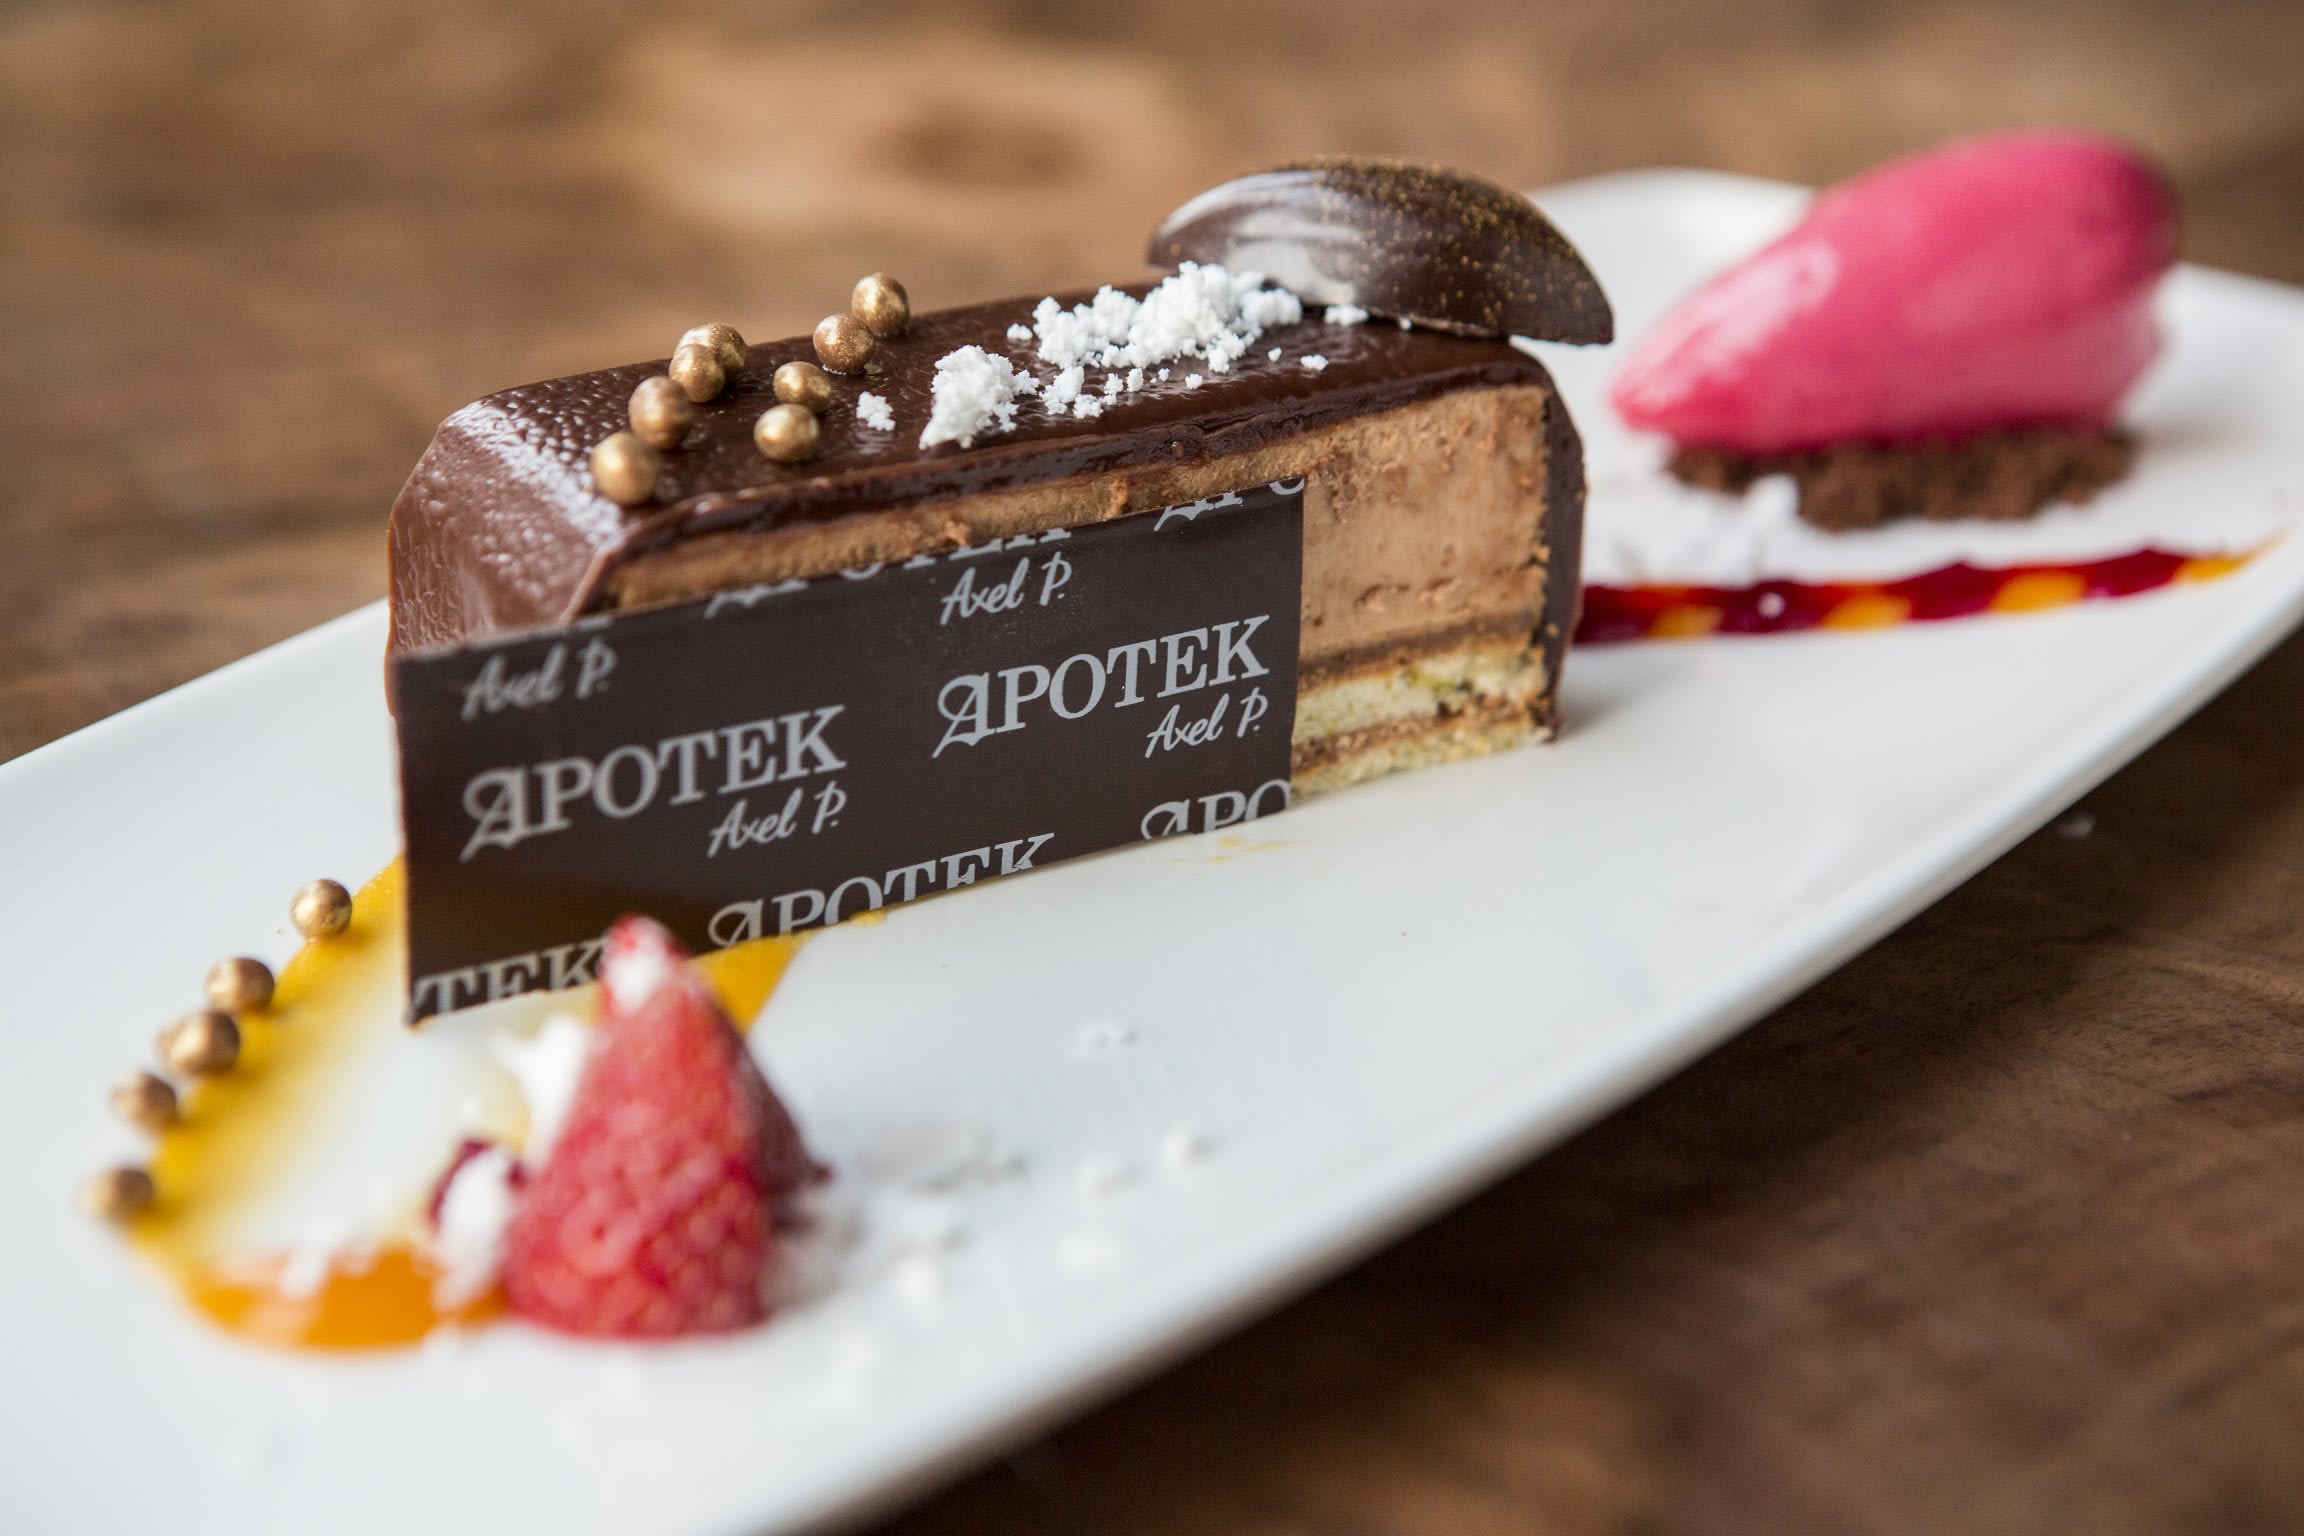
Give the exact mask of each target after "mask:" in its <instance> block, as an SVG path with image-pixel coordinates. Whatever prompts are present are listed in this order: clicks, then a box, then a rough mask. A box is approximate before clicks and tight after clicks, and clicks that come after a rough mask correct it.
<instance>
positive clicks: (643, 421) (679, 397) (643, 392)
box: [628, 373, 696, 448]
mask: <svg viewBox="0 0 2304 1536" xmlns="http://www.w3.org/2000/svg"><path fill="white" fill-rule="evenodd" d="M628 414H629V415H630V416H631V418H632V431H633V434H634V435H635V436H637V437H638V438H639V439H640V441H642V442H644V443H646V444H647V445H648V446H649V447H651V448H677V447H679V446H680V442H681V440H682V439H683V438H685V437H686V436H687V435H688V429H689V428H690V427H692V426H694V425H696V407H695V405H694V404H692V403H691V402H690V401H689V399H688V392H687V391H686V390H684V389H682V388H681V387H680V386H679V385H677V384H675V383H673V382H672V381H671V380H670V379H669V378H667V377H665V376H664V375H663V374H661V373H659V374H657V375H656V376H655V377H653V378H647V379H642V380H641V381H640V385H639V387H638V388H637V389H635V390H633V391H632V404H631V406H630V407H629V408H628Z"/></svg>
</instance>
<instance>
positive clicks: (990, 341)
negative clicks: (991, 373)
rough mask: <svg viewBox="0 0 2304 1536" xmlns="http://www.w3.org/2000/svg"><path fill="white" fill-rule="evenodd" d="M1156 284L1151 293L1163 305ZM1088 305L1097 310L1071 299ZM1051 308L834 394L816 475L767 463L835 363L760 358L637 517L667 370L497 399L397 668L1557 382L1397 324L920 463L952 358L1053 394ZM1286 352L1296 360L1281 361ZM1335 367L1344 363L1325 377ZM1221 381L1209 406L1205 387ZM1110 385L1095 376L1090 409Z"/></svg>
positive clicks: (1038, 410)
mask: <svg viewBox="0 0 2304 1536" xmlns="http://www.w3.org/2000/svg"><path fill="white" fill-rule="evenodd" d="M1148 286H1149V285H1143V286H1140V287H1137V288H1134V289H1132V290H1131V291H1133V292H1138V293H1141V292H1142V291H1144V287H1148ZM1058 297H1059V301H1060V302H1062V303H1066V304H1070V303H1073V302H1077V301H1079V300H1084V299H1086V298H1087V297H1088V295H1087V294H1074V295H1059V296H1058ZM1031 309H1032V301H1030V300H1021V299H1009V300H1004V301H1000V302H996V303H990V304H978V305H971V306H968V307H966V308H961V309H948V310H941V311H936V312H933V313H929V314H924V315H919V316H915V317H914V319H913V321H912V323H911V326H910V327H909V329H907V330H906V332H905V333H904V334H903V335H902V336H899V337H896V338H894V339H892V340H885V341H883V342H882V343H881V344H880V347H879V350H878V352H877V354H876V356H875V357H874V359H873V361H872V363H871V364H870V365H869V368H868V371H867V372H866V373H865V374H863V375H857V376H839V375H835V376H834V381H833V384H834V393H833V403H832V406H831V409H830V410H829V411H828V412H827V413H826V415H825V416H824V418H823V422H824V435H823V446H822V449H821V451H820V453H819V455H818V457H816V458H815V459H812V460H810V461H808V462H806V463H803V464H797V465H790V466H786V465H779V464H775V463H771V462H770V461H769V460H768V459H766V458H764V457H763V456H762V455H761V454H760V452H759V450H758V449H757V448H755V447H754V446H753V443H752V424H753V423H754V422H755V421H756V420H757V419H758V418H759V416H760V414H761V412H763V411H764V410H766V409H767V408H768V407H769V406H770V405H773V404H774V403H775V396H774V393H773V391H772V390H771V388H770V379H771V376H772V375H773V374H774V373H775V371H776V369H777V367H778V366H779V365H781V364H783V363H786V362H790V361H792V360H794V359H796V358H807V359H810V360H813V356H814V353H813V348H812V346H811V343H810V341H809V339H808V338H806V337H793V338H789V339H787V340H783V341H778V342H772V343H768V344H766V345H761V346H755V347H753V348H752V355H751V359H750V361H749V362H748V364H747V365H746V366H745V368H744V369H743V370H742V371H741V372H740V373H738V374H737V375H736V376H735V377H734V378H732V379H731V381H730V384H729V387H728V389H727V390H726V392H725V393H723V394H722V395H721V396H720V397H719V398H717V399H715V400H712V401H710V402H707V403H706V404H704V405H701V406H699V407H697V422H696V425H695V427H694V428H693V429H692V430H691V431H690V433H689V436H688V439H687V441H686V442H685V443H683V444H682V445H681V446H680V447H679V448H678V449H675V450H673V451H672V452H670V453H667V454H666V455H665V464H666V467H665V472H664V477H663V480H662V481H661V482H660V485H659V489H658V500H657V501H656V502H654V503H652V504H650V505H647V506H643V507H638V508H634V509H632V510H630V511H626V510H625V509H623V508H621V507H618V506H617V505H616V504H615V503H613V502H611V501H609V500H608V499H607V498H606V497H604V496H602V495H601V494H599V492H598V491H597V490H595V489H594V488H593V485H592V480H591V474H590V470H589V467H588V458H589V454H590V452H591V449H592V446H593V445H594V444H595V443H598V442H599V441H600V440H601V439H602V438H604V437H606V436H607V435H608V434H609V433H611V432H614V431H617V430H619V429H622V428H623V427H624V426H625V425H626V424H627V423H626V416H625V411H626V405H627V402H628V401H629V400H630V398H631V394H632V390H633V387H634V386H635V385H637V384H638V383H639V382H640V381H641V380H642V379H644V378H647V377H649V376H650V375H652V374H656V373H661V372H663V371H664V366H665V365H664V364H663V363H662V362H650V363H637V364H633V365H631V366H628V367H622V368H609V369H603V370H602V371H600V372H598V373H587V374H579V375H577V376H575V377H573V378H565V379H553V380H549V381H547V382H544V383H540V384H529V385H524V386H522V387H520V388H518V389H510V390H505V391H503V392H502V393H500V394H494V395H490V396H488V397H487V398H485V399H482V400H478V401H475V402H474V403H473V404H471V405H468V406H466V407H464V408H463V409H462V410H460V411H458V412H456V414H455V415H453V416H451V417H449V418H448V420H447V421H446V422H444V423H443V424H442V425H441V427H440V430H439V432H438V433H437V434H436V435H435V437H434V439H433V442H432V445H431V447H430V448H428V449H427V450H426V451H425V454H424V457H423V459H422V460H421V461H420V462H419V463H418V464H417V466H416V470H415V472H414V474H412V475H411V476H410V477H409V480H408V484H407V486H406V488H405V489H403V490H402V492H401V493H400V497H399V500H398V501H397V502H396V503H395V504H394V506H393V511H392V537H391V543H392V608H393V619H392V631H393V635H392V643H393V646H394V648H395V649H405V648H408V647H411V646H417V645H426V644H437V643H443V642H447V641H456V640H469V639H476V638H479V637H481V636H485V635H489V634H494V633H501V632H504V631H508V630H513V629H520V628H527V627H531V626H534V625H538V624H550V623H562V622H566V621H568V620H570V619H573V618H576V617H578V616H580V615H581V614H583V613H585V612H587V611H589V610H591V609H593V608H596V607H598V606H599V605H600V602H601V592H602V586H603V583H604V582H605V581H606V579H607V577H608V575H609V574H610V573H611V572H612V571H613V570H614V569H615V567H616V566H617V565H618V564H619V563H620V562H622V561H625V560H629V559H631V558H632V557H633V556H635V555H637V554H640V553H643V552H645V551H648V550H652V549H658V548H662V547H664V546H666V545H669V544H673V543H677V542H679V541H681V540H683V539H687V538H690V537H694V536H696V535H698V534H702V533H707V532H717V531H724V530H732V529H733V530H745V531H754V532H768V531H772V530H776V529H779V528H785V527H790V526H794V525H800V524H806V523H827V522H831V521H834V520H837V519H841V518H846V517H851V516H856V515H860V514H867V513H871V512H875V511H879V510H882V509H886V508H890V507H899V506H910V505H915V504H919V503H924V502H931V501H937V500H943V499H948V498H952V497H957V496H965V495H970V494H974V493H978V492H983V491H995V490H1003V489H1009V488H1014V487H1019V486H1024V485H1029V484H1033V483H1037V482H1045V481H1050V480H1058V479H1064V478H1067V477H1071V476H1075V475H1083V474H1097V473H1104V472H1108V471H1112V470H1117V469H1124V468H1127V467H1129V466H1131V465H1135V464H1141V463H1147V462H1151V461H1154V460H1160V461H1165V462H1176V461H1179V460H1190V459H1194V458H1201V457H1208V456H1213V455H1217V454H1225V453H1232V452H1236V451H1239V450H1241V449H1245V448H1252V447H1255V446H1257V445H1259V444H1261V443H1264V442H1268V441H1271V440H1273V439H1276V438H1280V437H1285V436H1288V435H1291V434H1294V433H1297V432H1302V431H1306V430H1310V429H1313V428H1316V427H1320V426H1324V425H1327V424H1329V423H1332V422H1335V421H1339V420H1343V419H1346V418H1348V417H1352V416H1357V415H1362V414H1365V413H1368V412H1371V411H1377V410H1384V409H1389V408H1392V407H1394V406H1399V405H1404V404H1408V403H1411V402H1413V401H1416V400H1420V399H1426V398H1429V397H1431V396H1434V395H1438V394H1442V393H1446V392H1448V391H1451V390H1457V389H1466V388H1473V387H1480V386H1489V385H1499V384H1513V383H1545V382H1548V381H1547V376H1546V374H1545V372H1544V370H1543V368H1542V366H1541V365H1540V364H1538V363H1537V362H1535V361H1534V360H1533V359H1531V358H1528V357H1525V356H1523V355H1522V354H1520V353H1519V352H1516V351H1514V350H1513V349H1512V348H1511V347H1509V346H1507V345H1504V344H1501V343H1498V342H1494V341H1486V340H1477V339H1471V338H1466V337H1461V336H1451V335H1443V334H1441V333H1438V332H1434V331H1428V330H1403V329H1401V328H1400V327H1399V326H1397V325H1396V324H1393V323H1391V322H1389V321H1375V322H1370V323H1367V324H1363V325H1358V326H1343V325H1331V324H1328V323H1326V322H1325V321H1323V320H1320V319H1317V318H1308V319H1307V320H1305V321H1304V322H1303V323H1301V324H1298V325H1292V326H1285V327H1281V328H1278V329H1274V330H1270V331H1267V332H1266V333H1265V334H1264V335H1263V336H1262V337H1261V338H1259V339H1258V341H1257V342H1256V343H1255V345H1254V346H1253V347H1252V348H1251V349H1250V350H1249V352H1248V354H1247V356H1246V357H1244V358H1242V359H1241V360H1240V361H1239V362H1237V363H1236V364H1234V366H1233V371H1232V372H1230V373H1226V374H1211V373H1207V372H1206V367H1205V364H1202V363H1199V362H1198V361H1197V360H1193V359H1185V360H1179V361H1178V362H1175V363H1172V364H1170V365H1168V366H1169V377H1168V380H1167V381H1166V382H1164V383H1154V382H1150V381H1148V382H1147V384H1146V387H1145V388H1143V389H1142V390H1140V391H1137V392H1135V393H1133V394H1130V395H1127V396H1124V397H1121V398H1118V399H1114V400H1111V401H1108V402H1107V403H1106V407H1105V410H1104V412H1103V414H1102V415H1101V416H1098V417H1096V418H1093V419H1090V420H1080V419H1077V418H1075V417H1073V416H1072V415H1070V414H1069V413H1066V414H1064V415H1061V416H1059V415H1056V414H1054V413H1052V412H1050V411H1049V410H1048V409H1047V408H1045V407H1044V406H1042V405H1041V404H1040V402H1039V401H1038V400H1037V399H1036V398H1032V397H1026V398H1024V399H1022V400H1020V401H1019V402H1018V411H1017V425H1016V427H1015V429H1014V430H1011V431H1007V432H997V431H995V432H993V433H990V434H988V435H984V436H979V437H978V438H977V439H976V441H975V444H974V446H972V447H969V448H959V447H957V446H955V445H950V444H946V445H942V446H939V447H936V448H931V449H922V448H921V447H920V446H919V439H920V432H921V429H922V427H923V426H924V425H925V424H926V422H927V419H928V412H929V405H930V399H931V385H932V381H933V376H934V372H935V366H936V361H937V359H939V358H941V357H943V356H944V355H945V354H946V353H948V352H950V351H952V350H954V349H955V348H958V347H962V346H967V345H970V344H974V345H978V346H982V347H984V348H985V349H986V350H988V351H991V352H994V353H998V354H1003V355H1006V356H1008V357H1009V358H1010V359H1011V360H1012V361H1014V362H1015V363H1017V364H1018V365H1019V366H1027V365H1028V366H1029V371H1030V372H1032V373H1033V374H1034V375H1035V376H1036V377H1039V378H1040V379H1041V380H1043V381H1045V380H1046V379H1048V378H1049V377H1051V376H1052V375H1053V372H1054V370H1053V369H1051V368H1049V367H1047V366H1046V365H1044V364H1040V363H1038V362H1037V360H1036V359H1034V357H1033V349H1032V344H1031V343H1028V342H1027V343H1014V342H1010V341H1009V340H1008V339H1007V336H1006V332H1007V328H1008V327H1009V326H1010V325H1012V324H1016V323H1018V322H1026V323H1029V318H1030V313H1031ZM1273 348H1278V349H1279V352H1280V356H1279V358H1278V359H1277V360H1274V359H1272V358H1270V357H1269V356H1268V353H1269V352H1270V351H1271V349H1273ZM1313 355H1318V356H1320V357H1324V358H1326V359H1327V365H1326V366H1325V367H1324V368H1322V369H1320V370H1318V371H1314V370H1312V369H1309V368H1306V367H1305V366H1304V360H1305V359H1306V358H1307V357H1309V356H1313ZM1194 371H1199V372H1202V373H1203V374H1205V375H1206V382H1204V383H1203V384H1202V385H1201V387H1199V388H1198V389H1188V388H1187V387H1186V386H1185V382H1184V381H1185V378H1186V376H1187V375H1188V374H1190V373H1192V372H1194ZM1101 384H1102V375H1101V373H1097V372H1091V374H1090V375H1089V388H1090V391H1091V392H1093V391H1094V390H1095V389H1097V388H1099V387H1100V386H1101ZM867 390H869V391H871V392H872V393H874V394H877V395H879V396H880V397H882V398H883V399H885V400H886V401H887V402H888V404H889V407H890V409H891V410H892V411H893V412H894V415H895V418H896V425H895V428H894V430H892V431H873V430H870V429H868V428H866V427H864V426H863V425H862V424H861V423H860V422H858V420H857V419H856V414H855V403H856V399H857V396H858V395H859V394H861V393H863V392H864V391H867Z"/></svg>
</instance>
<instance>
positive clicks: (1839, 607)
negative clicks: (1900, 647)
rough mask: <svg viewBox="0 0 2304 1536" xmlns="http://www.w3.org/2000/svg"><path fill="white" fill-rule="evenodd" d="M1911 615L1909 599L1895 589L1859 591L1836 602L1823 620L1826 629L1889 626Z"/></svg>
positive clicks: (1882, 627) (1879, 627)
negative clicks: (1897, 593)
mask: <svg viewBox="0 0 2304 1536" xmlns="http://www.w3.org/2000/svg"><path fill="white" fill-rule="evenodd" d="M1910 617H1912V602H1911V599H1909V598H1902V597H1898V596H1896V595H1895V594H1894V593H1892V592H1859V593H1856V594H1855V595H1854V596H1852V597H1844V598H1842V599H1840V601H1839V602H1837V603H1834V604H1833V605H1832V608H1831V611H1830V612H1828V613H1826V614H1825V615H1824V617H1823V619H1822V621H1821V622H1822V624H1823V627H1824V628H1826V629H1886V628H1888V627H1889V626H1890V625H1893V624H1901V623H1903V622H1904V621H1905V620H1906V619H1908V618H1910Z"/></svg>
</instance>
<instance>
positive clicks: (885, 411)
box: [856, 390, 896, 432]
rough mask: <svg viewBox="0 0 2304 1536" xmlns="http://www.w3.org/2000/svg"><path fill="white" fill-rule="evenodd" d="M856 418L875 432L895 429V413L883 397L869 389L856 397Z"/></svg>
mask: <svg viewBox="0 0 2304 1536" xmlns="http://www.w3.org/2000/svg"><path fill="white" fill-rule="evenodd" d="M856 420H857V421H858V422H860V423H861V424H863V425H864V426H867V427H870V428H871V429H872V430H873V431H875V432H893V431H895V430H896V413H895V412H894V411H892V410H890V409H889V408H888V402H887V401H886V400H885V399H884V398H882V397H881V396H879V395H875V394H873V393H872V392H871V391H869V390H867V391H865V392H864V393H863V394H861V395H858V396H857V397H856Z"/></svg>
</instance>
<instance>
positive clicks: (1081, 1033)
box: [1072, 1019, 1136, 1056]
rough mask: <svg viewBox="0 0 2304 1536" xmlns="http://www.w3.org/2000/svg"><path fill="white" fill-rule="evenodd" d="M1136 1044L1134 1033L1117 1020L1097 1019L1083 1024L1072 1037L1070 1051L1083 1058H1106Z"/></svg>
mask: <svg viewBox="0 0 2304 1536" xmlns="http://www.w3.org/2000/svg"><path fill="white" fill-rule="evenodd" d="M1135 1043H1136V1031H1134V1030H1132V1029H1130V1028H1129V1027H1128V1026H1127V1025H1125V1024H1123V1023H1121V1022H1120V1021H1119V1020H1118V1019H1097V1020H1095V1021H1093V1022H1091V1023H1087V1024H1083V1025H1081V1026H1080V1028H1079V1029H1078V1030H1077V1031H1076V1032H1075V1033H1074V1034H1073V1036H1072V1049H1073V1050H1075V1051H1077V1052H1079V1053H1080V1054H1081V1055H1083V1056H1107V1055H1110V1054H1111V1053H1112V1052H1114V1051H1117V1050H1120V1049H1121V1048H1122V1047H1124V1046H1130V1045H1134V1044H1135Z"/></svg>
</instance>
